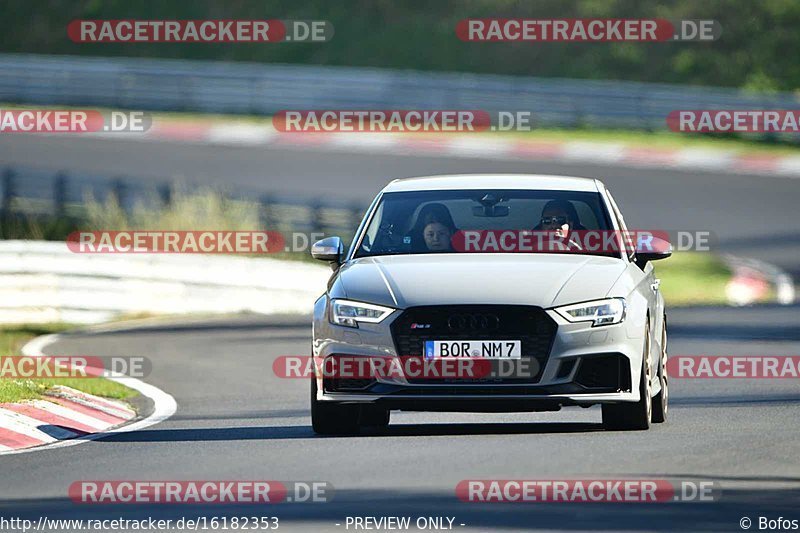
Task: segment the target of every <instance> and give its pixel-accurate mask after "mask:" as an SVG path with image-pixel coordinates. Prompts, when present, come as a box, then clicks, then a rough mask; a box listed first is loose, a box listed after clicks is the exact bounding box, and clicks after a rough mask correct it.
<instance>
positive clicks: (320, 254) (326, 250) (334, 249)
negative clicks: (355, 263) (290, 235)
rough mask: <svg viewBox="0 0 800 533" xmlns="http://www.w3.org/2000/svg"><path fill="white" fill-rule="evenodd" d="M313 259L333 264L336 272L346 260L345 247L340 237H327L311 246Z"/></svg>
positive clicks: (332, 266)
mask: <svg viewBox="0 0 800 533" xmlns="http://www.w3.org/2000/svg"><path fill="white" fill-rule="evenodd" d="M311 257H313V258H314V259H318V260H320V261H326V262H328V263H330V264H331V268H333V269H334V270H336V269H337V268H339V265H341V264H342V259H343V258H344V245H343V244H342V239H340V238H339V237H327V238H325V239H322V240H321V241H317V242H315V243H314V244H313V245H312V246H311Z"/></svg>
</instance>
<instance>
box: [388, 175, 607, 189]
mask: <svg viewBox="0 0 800 533" xmlns="http://www.w3.org/2000/svg"><path fill="white" fill-rule="evenodd" d="M600 187H602V183H601V182H600V181H599V180H596V179H594V178H577V177H572V176H553V175H546V174H452V175H444V176H420V177H416V178H403V179H396V180H394V181H392V182H391V183H389V184H388V185H387V186H386V187H384V189H383V192H401V191H446V190H458V189H522V190H546V191H580V192H598V191H599V190H600Z"/></svg>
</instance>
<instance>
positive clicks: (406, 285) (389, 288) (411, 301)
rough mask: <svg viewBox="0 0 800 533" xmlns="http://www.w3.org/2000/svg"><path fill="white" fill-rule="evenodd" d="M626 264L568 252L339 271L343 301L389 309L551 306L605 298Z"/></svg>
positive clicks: (365, 264) (370, 261) (400, 259)
mask: <svg viewBox="0 0 800 533" xmlns="http://www.w3.org/2000/svg"><path fill="white" fill-rule="evenodd" d="M625 268H626V263H625V262H624V261H622V260H621V259H615V258H611V257H598V256H585V255H580V256H578V255H567V254H525V255H523V254H474V255H472V254H425V255H397V256H381V257H369V258H361V259H356V260H353V261H350V262H349V263H347V264H346V265H344V266H343V267H342V268H341V270H340V271H339V274H338V276H339V281H340V282H341V287H342V289H343V290H344V292H345V295H346V297H347V298H348V299H351V300H358V301H365V302H371V303H375V304H379V305H387V306H390V307H397V308H406V307H413V306H418V305H448V304H515V305H536V306H540V307H545V308H547V307H553V306H558V305H565V304H570V303H575V302H582V301H586V300H592V299H596V298H603V297H605V296H607V295H608V292H609V290H610V289H611V287H612V286H613V285H614V282H615V281H616V280H617V279H618V278H619V277H620V276H621V275H622V273H623V272H624V271H625Z"/></svg>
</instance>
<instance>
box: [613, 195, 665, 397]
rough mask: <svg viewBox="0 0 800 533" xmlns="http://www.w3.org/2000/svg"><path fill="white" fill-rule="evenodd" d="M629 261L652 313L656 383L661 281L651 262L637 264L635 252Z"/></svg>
mask: <svg viewBox="0 0 800 533" xmlns="http://www.w3.org/2000/svg"><path fill="white" fill-rule="evenodd" d="M606 196H607V197H608V201H609V204H610V205H611V210H612V211H613V213H614V217H615V218H616V219H617V224H618V225H619V228H620V230H621V231H623V232H625V233H627V232H628V227H627V225H626V224H625V219H624V217H623V216H622V212H621V211H620V210H619V207H617V202H616V201H615V200H614V197H613V196H612V195H611V191H609V190H608V189H606ZM628 261H629V265H628V268H629V270H630V271H631V272H632V275H633V276H634V279H636V280H637V283H636V291H637V292H638V293H639V294H641V295H642V296H643V297H644V298H645V299H646V300H647V308H648V310H649V313H650V353H651V355H652V360H651V364H652V365H653V366H652V372H651V374H650V375H651V377H652V378H653V380H654V381H655V380H656V379H657V374H656V371H655V369H657V368H658V366H657V365H658V364H660V362H661V361H660V355H661V344H662V335H661V332H662V330H663V327H664V299H663V297H662V296H661V291H660V283H661V280H659V279H658V278H657V277H656V275H655V269H654V268H653V264H652V263H651V262H648V263H646V264H645V265H640V264H638V263H637V261H636V253H635V251H634V252H631V253H630V254H629V255H628Z"/></svg>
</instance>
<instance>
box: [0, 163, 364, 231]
mask: <svg viewBox="0 0 800 533" xmlns="http://www.w3.org/2000/svg"><path fill="white" fill-rule="evenodd" d="M206 192H212V193H216V194H219V195H220V196H221V197H223V198H225V199H227V200H230V201H231V202H242V203H244V202H249V203H254V204H256V206H257V207H256V209H257V210H258V226H259V227H258V228H252V229H253V230H256V229H260V230H268V231H281V232H303V233H311V232H313V233H324V234H326V235H340V236H341V237H342V238H343V239H345V240H349V239H350V238H351V237H352V235H353V233H354V232H355V229H356V227H357V226H358V224H359V222H360V220H361V217H362V216H363V214H364V211H365V210H366V207H367V206H365V205H364V204H361V203H335V202H331V201H329V200H323V199H321V198H314V197H308V198H302V197H296V196H287V195H279V194H270V193H264V192H256V191H247V190H235V191H228V190H224V189H219V188H212V187H209V186H203V185H197V184H192V183H185V182H179V181H174V180H170V179H164V180H161V181H154V180H151V179H147V180H144V179H137V178H135V177H133V176H113V175H103V174H88V173H77V172H72V171H57V172H53V171H50V170H43V169H39V168H31V167H18V166H6V167H4V168H2V170H1V171H0V238H1V239H9V238H31V237H38V238H45V239H61V238H63V237H65V236H66V234H67V233H69V231H74V230H76V229H80V228H82V227H84V225H85V223H86V222H87V215H88V210H87V203H88V202H90V201H92V200H93V201H95V202H97V205H100V206H104V205H108V201H109V200H112V199H113V201H114V202H115V203H116V204H117V205H118V206H119V207H120V209H121V210H122V211H123V212H125V213H126V214H128V215H130V214H131V213H133V211H134V209H136V208H137V207H141V208H144V209H147V210H159V209H169V208H170V207H171V205H172V204H173V201H174V199H175V196H176V195H182V196H191V195H193V194H201V193H206ZM34 226H35V227H37V228H38V230H37V231H39V232H41V234H40V235H36V234H34V235H31V234H30V232H31V227H34ZM109 229H117V228H109ZM185 229H187V230H189V229H193V228H185ZM219 229H228V228H219Z"/></svg>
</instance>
